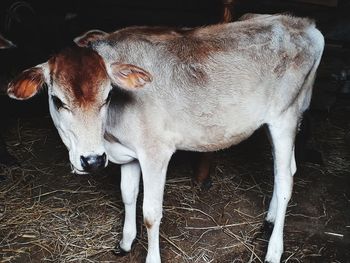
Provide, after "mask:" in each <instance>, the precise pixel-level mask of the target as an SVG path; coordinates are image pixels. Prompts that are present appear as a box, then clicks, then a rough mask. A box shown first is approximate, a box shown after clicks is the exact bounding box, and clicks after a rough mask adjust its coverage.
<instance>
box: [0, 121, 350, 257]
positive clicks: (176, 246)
mask: <svg viewBox="0 0 350 263" xmlns="http://www.w3.org/2000/svg"><path fill="white" fill-rule="evenodd" d="M315 125H317V127H318V129H317V130H316V131H315V136H316V137H315V140H316V143H317V145H318V146H319V149H320V150H321V151H322V153H323V155H324V159H325V165H324V166H319V165H311V164H307V165H303V166H302V168H301V173H303V172H306V173H310V174H311V176H312V175H313V174H317V175H319V174H323V175H325V176H341V175H342V174H344V173H348V172H349V170H350V167H349V166H350V162H349V160H350V157H349V151H348V149H347V148H346V147H347V146H346V144H345V141H344V135H345V133H346V129H347V127H339V126H336V125H334V124H333V123H331V122H329V121H328V122H327V121H326V122H324V121H322V120H320V121H319V122H317V123H316V124H315ZM6 137H7V142H8V144H9V148H10V151H11V152H12V153H13V154H14V155H15V156H16V157H17V158H18V160H20V162H21V166H16V167H10V168H5V167H2V170H1V175H3V176H5V177H6V178H7V180H6V181H3V182H1V183H0V200H1V203H0V259H1V262H39V261H40V262H114V261H118V262H142V261H143V260H144V258H145V255H146V248H147V239H146V234H145V233H146V232H145V229H144V227H143V226H142V215H141V214H142V213H141V208H140V207H141V200H142V194H140V197H139V202H138V218H137V221H138V236H137V241H136V244H135V246H134V247H133V250H132V253H130V254H129V255H128V256H126V257H124V258H116V257H115V256H114V255H113V253H112V251H113V248H114V246H115V244H116V242H117V241H118V240H120V238H121V229H122V222H123V205H122V202H121V197H120V191H119V186H118V177H119V172H118V169H116V168H117V167H115V166H114V167H111V168H110V169H107V171H105V172H104V173H102V174H99V175H92V176H76V175H72V174H70V171H69V164H68V160H67V156H66V155H67V153H66V150H65V148H64V147H63V145H62V143H61V142H60V140H59V138H58V136H57V134H56V132H55V130H54V128H53V127H52V125H51V123H50V121H49V119H48V117H47V118H46V119H44V121H43V120H42V119H41V120H40V119H26V120H20V121H19V122H18V124H16V125H13V127H12V129H11V130H10V131H9V132H8V134H7V136H6ZM314 143H315V142H314ZM330 146H331V147H330ZM257 152H258V154H257V156H258V157H254V158H253V157H252V156H251V155H252V152H251V151H247V150H246V149H245V148H244V147H241V148H240V147H237V150H236V149H233V150H227V151H223V152H220V153H218V155H217V160H216V168H215V174H214V176H213V187H212V188H211V189H210V190H209V191H208V192H207V191H201V190H200V189H198V188H197V187H194V186H193V185H192V184H191V179H190V175H191V170H190V165H189V164H188V162H186V161H184V160H183V159H181V157H180V158H179V159H176V158H175V160H174V161H173V162H172V164H171V165H170V168H169V176H168V180H167V182H166V192H165V200H164V217H163V222H162V225H161V231H160V236H161V250H162V258H163V261H164V262H263V258H264V254H265V250H266V246H267V238H266V237H265V236H264V235H263V233H262V231H261V228H262V223H263V219H264V216H265V210H266V208H267V206H268V202H269V200H270V197H271V191H272V183H273V179H272V160H271V154H270V148H269V146H267V145H266V144H265V143H263V144H262V145H260V146H257ZM311 178H312V177H311ZM311 180H312V179H310V178H309V177H307V176H306V177H305V176H300V177H296V179H295V188H294V195H295V196H299V195H302V194H303V193H305V192H307V190H308V189H309V187H310V185H312V183H313V182H312V181H311ZM348 198H349V196H348ZM295 200H297V198H296V199H294V197H293V200H292V201H291V203H290V206H289V208H288V215H287V226H286V231H287V233H288V235H287V236H286V244H287V245H286V252H285V256H284V260H285V262H308V261H307V260H306V259H310V258H311V259H313V258H315V259H318V258H319V256H320V255H322V253H323V250H324V249H325V246H323V245H308V244H306V243H303V244H302V245H300V242H301V240H304V239H305V237H304V236H303V230H300V229H298V228H296V229H294V227H293V226H291V225H290V222H292V221H293V220H296V221H297V222H299V221H300V220H301V221H302V220H305V219H306V220H307V221H312V222H314V223H315V222H316V223H318V224H324V225H326V223H327V222H328V221H329V220H331V219H330V217H331V215H330V214H329V213H330V212H329V211H328V210H327V209H328V208H327V209H325V204H320V207H321V208H320V210H317V211H314V212H310V213H308V211H298V209H297V207H298V205H299V204H298V203H297V201H295ZM348 200H349V199H348ZM298 220H299V221H298ZM329 233H333V234H337V233H338V234H339V231H338V232H329ZM340 234H341V233H340ZM308 238H309V239H310V237H308ZM232 258H234V260H232ZM305 260H306V261H305ZM334 262H337V261H336V260H335V261H334Z"/></svg>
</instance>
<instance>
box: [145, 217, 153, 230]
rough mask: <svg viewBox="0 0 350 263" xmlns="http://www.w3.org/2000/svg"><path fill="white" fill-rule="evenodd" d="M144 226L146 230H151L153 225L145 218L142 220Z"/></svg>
mask: <svg viewBox="0 0 350 263" xmlns="http://www.w3.org/2000/svg"><path fill="white" fill-rule="evenodd" d="M144 224H145V226H146V227H147V229H151V228H152V226H153V224H152V223H151V222H150V221H149V220H147V218H146V219H145V220H144Z"/></svg>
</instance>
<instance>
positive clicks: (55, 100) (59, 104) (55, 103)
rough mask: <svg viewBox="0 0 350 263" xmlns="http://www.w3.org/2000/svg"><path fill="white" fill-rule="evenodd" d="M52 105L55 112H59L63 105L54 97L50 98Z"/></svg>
mask: <svg viewBox="0 0 350 263" xmlns="http://www.w3.org/2000/svg"><path fill="white" fill-rule="evenodd" d="M51 98H52V102H53V105H54V106H55V108H56V110H59V109H61V108H63V106H64V104H63V102H62V101H61V100H60V99H59V98H58V97H57V96H55V95H52V96H51Z"/></svg>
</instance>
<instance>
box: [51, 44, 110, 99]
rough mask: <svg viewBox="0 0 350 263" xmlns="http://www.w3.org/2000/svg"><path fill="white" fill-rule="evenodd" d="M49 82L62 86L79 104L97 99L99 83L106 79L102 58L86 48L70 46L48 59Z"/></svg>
mask: <svg viewBox="0 0 350 263" xmlns="http://www.w3.org/2000/svg"><path fill="white" fill-rule="evenodd" d="M49 66H50V77H51V82H56V83H58V84H59V85H60V86H61V87H63V88H64V92H65V93H66V95H67V96H68V97H69V98H70V99H71V100H72V102H73V103H75V104H77V105H79V106H88V105H90V104H91V103H93V102H95V101H96V100H97V97H98V94H99V89H100V87H101V85H102V84H103V83H104V82H105V81H106V80H107V78H108V77H107V72H106V68H105V64H104V62H103V59H102V58H101V57H100V56H99V55H98V54H97V53H96V52H95V51H93V50H90V49H87V48H79V47H77V48H70V49H66V50H64V51H63V52H61V53H59V54H58V55H56V56H55V57H53V58H51V59H50V60H49Z"/></svg>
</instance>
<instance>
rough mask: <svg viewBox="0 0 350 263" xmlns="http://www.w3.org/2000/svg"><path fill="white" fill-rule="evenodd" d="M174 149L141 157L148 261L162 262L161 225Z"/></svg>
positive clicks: (152, 262) (150, 262)
mask: <svg viewBox="0 0 350 263" xmlns="http://www.w3.org/2000/svg"><path fill="white" fill-rule="evenodd" d="M172 154H173V151H159V152H158V154H157V155H158V156H157V157H155V156H154V155H153V156H152V154H148V155H144V156H143V157H141V158H140V159H139V160H140V164H141V169H142V179H143V191H144V196H143V207H142V208H143V219H144V224H145V226H146V228H147V237H148V253H147V258H146V263H160V262H161V259H160V252H159V226H160V221H161V219H162V213H163V194H164V186H165V179H166V171H167V167H168V163H169V160H170V158H171V156H172Z"/></svg>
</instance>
